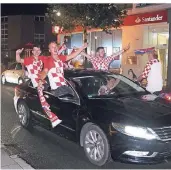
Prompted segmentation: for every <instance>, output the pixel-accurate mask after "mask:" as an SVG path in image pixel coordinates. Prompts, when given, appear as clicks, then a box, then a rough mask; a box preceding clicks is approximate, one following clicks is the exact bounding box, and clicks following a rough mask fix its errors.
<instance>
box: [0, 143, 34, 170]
mask: <svg viewBox="0 0 171 170" xmlns="http://www.w3.org/2000/svg"><path fill="white" fill-rule="evenodd" d="M0 151H1V169H32V170H33V168H32V167H31V166H30V165H29V164H27V163H26V162H25V161H24V160H22V159H21V158H19V157H18V156H17V155H12V156H9V155H8V153H7V152H6V150H5V148H4V147H3V146H1V148H0Z"/></svg>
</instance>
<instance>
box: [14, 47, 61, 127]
mask: <svg viewBox="0 0 171 170" xmlns="http://www.w3.org/2000/svg"><path fill="white" fill-rule="evenodd" d="M23 50H24V49H23V48H22V49H18V50H17V51H16V61H17V62H18V63H21V64H23V65H24V66H25V67H26V68H27V71H28V77H29V78H30V79H31V82H32V84H33V87H34V88H37V90H38V95H39V99H40V103H41V106H42V108H43V110H44V112H45V113H46V115H47V116H48V118H49V119H50V121H51V124H52V127H55V126H56V124H58V122H60V120H59V119H58V117H57V116H56V115H55V114H54V113H53V112H51V110H50V105H49V104H48V103H47V101H46V99H45V97H44V96H43V89H44V87H43V85H42V83H39V80H40V77H39V76H40V73H41V71H42V69H43V66H44V63H45V61H46V60H47V57H46V56H40V54H41V49H40V46H39V45H34V46H33V50H32V53H33V56H30V57H27V58H24V59H22V58H21V57H20V54H21V52H22V51H23Z"/></svg>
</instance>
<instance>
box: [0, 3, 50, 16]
mask: <svg viewBox="0 0 171 170" xmlns="http://www.w3.org/2000/svg"><path fill="white" fill-rule="evenodd" d="M47 6H48V5H47V4H1V15H2V16H4V15H21V14H25V15H32V14H33V15H39V14H44V13H45V12H46V8H47Z"/></svg>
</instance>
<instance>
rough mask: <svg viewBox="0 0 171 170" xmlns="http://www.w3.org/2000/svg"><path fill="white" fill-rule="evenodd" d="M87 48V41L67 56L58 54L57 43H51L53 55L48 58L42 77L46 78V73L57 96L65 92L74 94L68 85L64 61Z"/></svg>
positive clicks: (50, 49) (50, 48)
mask: <svg viewBox="0 0 171 170" xmlns="http://www.w3.org/2000/svg"><path fill="white" fill-rule="evenodd" d="M85 48H87V43H85V44H84V45H83V46H82V47H81V48H79V49H78V50H77V51H76V52H73V53H72V54H70V55H67V56H65V55H58V49H57V44H56V43H55V42H51V43H50V44H49V52H50V53H51V56H49V57H48V60H46V63H45V65H44V70H43V72H42V75H41V78H42V80H44V79H45V77H46V75H47V76H48V78H49V83H50V87H51V90H52V93H53V94H54V95H55V96H57V97H59V96H61V95H65V94H72V90H71V89H70V88H69V87H68V85H67V83H66V81H65V78H64V64H63V63H64V62H66V61H69V60H71V59H73V58H74V57H76V56H77V55H79V54H80V53H81V52H82V51H83V50H84V49H85Z"/></svg>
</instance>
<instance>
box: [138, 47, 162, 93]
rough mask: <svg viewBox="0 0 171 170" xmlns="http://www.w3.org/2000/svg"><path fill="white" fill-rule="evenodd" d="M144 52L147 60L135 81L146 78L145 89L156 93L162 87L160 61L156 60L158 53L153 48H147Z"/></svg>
mask: <svg viewBox="0 0 171 170" xmlns="http://www.w3.org/2000/svg"><path fill="white" fill-rule="evenodd" d="M146 52H147V53H148V60H149V61H148V62H147V64H146V66H145V68H144V71H143V73H142V74H141V75H140V76H139V77H138V79H137V81H138V82H142V80H143V79H147V86H146V90H147V91H149V92H151V93H155V94H157V95H158V94H159V93H160V91H161V90H162V88H163V78H162V66H161V62H160V61H159V60H158V54H157V51H156V50H155V49H154V48H151V49H150V48H149V49H148V51H146Z"/></svg>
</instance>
